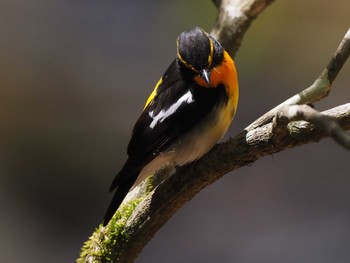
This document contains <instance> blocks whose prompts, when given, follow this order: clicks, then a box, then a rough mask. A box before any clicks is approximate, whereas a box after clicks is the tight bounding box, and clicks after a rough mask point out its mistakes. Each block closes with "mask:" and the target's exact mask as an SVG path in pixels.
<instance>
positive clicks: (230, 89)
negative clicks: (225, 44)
mask: <svg viewBox="0 0 350 263" xmlns="http://www.w3.org/2000/svg"><path fill="white" fill-rule="evenodd" d="M194 81H195V82H196V83H197V84H198V85H200V86H202V87H205V88H216V87H218V86H219V85H220V84H223V85H224V86H225V88H226V92H227V93H228V95H229V96H232V95H234V93H237V92H238V80H237V72H236V67H235V64H234V62H233V60H232V58H231V57H230V55H229V54H228V53H227V52H226V51H224V58H223V61H222V63H221V64H220V65H218V66H216V67H215V68H213V69H212V70H211V72H210V85H208V83H207V82H206V81H205V80H204V79H203V78H202V77H200V76H199V75H196V76H195V77H194Z"/></svg>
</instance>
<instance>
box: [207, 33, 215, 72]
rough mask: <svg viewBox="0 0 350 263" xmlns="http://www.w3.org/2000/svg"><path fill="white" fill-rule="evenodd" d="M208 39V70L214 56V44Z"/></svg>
mask: <svg viewBox="0 0 350 263" xmlns="http://www.w3.org/2000/svg"><path fill="white" fill-rule="evenodd" d="M208 38H209V43H210V55H209V57H208V68H210V67H211V63H212V62H213V56H214V44H213V40H212V39H211V38H210V37H208Z"/></svg>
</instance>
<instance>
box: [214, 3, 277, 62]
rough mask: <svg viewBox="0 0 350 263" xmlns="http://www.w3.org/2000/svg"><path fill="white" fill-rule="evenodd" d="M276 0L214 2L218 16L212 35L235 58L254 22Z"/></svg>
mask: <svg viewBox="0 0 350 263" xmlns="http://www.w3.org/2000/svg"><path fill="white" fill-rule="evenodd" d="M273 1H274V0H213V2H214V4H215V6H216V7H217V8H218V15H217V17H216V21H215V23H214V26H213V29H212V31H211V33H210V34H211V35H212V36H213V37H215V38H216V39H217V40H218V41H219V42H220V43H221V44H222V45H223V46H224V47H225V49H226V50H227V52H228V53H230V55H231V56H232V57H233V58H234V57H235V55H236V53H237V51H238V49H239V47H240V45H241V43H242V40H243V37H244V34H245V33H246V32H247V30H248V28H249V27H250V25H251V23H252V22H253V20H254V19H255V18H256V17H257V16H258V15H259V14H260V13H261V12H263V11H264V10H265V8H266V7H267V6H269V5H270V4H271V3H272V2H273Z"/></svg>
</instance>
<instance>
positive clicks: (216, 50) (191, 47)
mask: <svg viewBox="0 0 350 263" xmlns="http://www.w3.org/2000/svg"><path fill="white" fill-rule="evenodd" d="M223 51H224V49H223V47H222V46H221V44H220V43H219V42H218V41H216V40H215V39H214V38H213V37H212V36H211V35H209V34H208V33H206V32H205V31H204V30H203V29H201V28H199V27H195V28H193V29H191V30H189V31H185V32H182V33H181V34H180V35H179V37H178V38H177V56H178V60H179V61H180V62H181V63H182V64H184V65H185V66H186V67H187V68H189V69H191V70H192V71H194V72H196V73H200V72H202V70H210V69H212V68H214V67H215V66H217V65H219V64H220V63H221V62H222V60H223Z"/></svg>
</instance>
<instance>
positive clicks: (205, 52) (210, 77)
mask: <svg viewBox="0 0 350 263" xmlns="http://www.w3.org/2000/svg"><path fill="white" fill-rule="evenodd" d="M237 103H238V80H237V73H236V68H235V64H234V62H233V60H232V58H231V57H230V55H229V54H228V53H227V52H226V51H225V50H224V48H223V47H222V46H221V44H220V43H219V42H218V41H217V40H215V39H214V38H213V37H212V36H211V35H209V34H208V33H206V32H205V31H204V30H203V29H201V28H199V27H195V28H193V29H191V30H189V31H185V32H183V33H181V34H180V35H179V36H178V38H177V57H176V58H175V60H174V61H173V62H172V63H171V64H170V66H169V67H168V69H167V70H166V71H165V73H164V75H163V76H162V77H161V79H160V80H159V81H158V83H157V84H156V86H155V88H154V90H153V92H152V93H151V95H150V96H149V98H148V99H147V101H146V104H145V106H144V108H143V111H142V113H141V116H140V117H139V119H138V120H137V122H136V124H135V126H134V129H133V132H132V137H131V140H130V142H129V145H128V148H127V153H128V159H127V160H126V162H125V164H124V166H123V168H122V169H121V171H120V172H119V173H118V174H117V175H116V177H115V178H114V180H113V182H112V185H111V187H110V191H114V190H115V193H114V196H113V199H112V201H111V203H110V205H109V207H108V210H107V212H106V215H105V217H104V222H103V225H107V224H108V222H109V220H110V219H111V218H112V216H113V215H114V213H115V211H116V210H117V209H118V207H119V206H120V204H121V203H122V201H123V199H124V198H125V196H126V195H127V193H128V192H129V190H130V189H131V188H132V187H133V186H136V185H137V184H139V183H140V182H142V181H143V180H144V179H145V178H146V177H147V176H148V175H151V174H153V173H154V172H155V171H156V170H157V169H159V168H161V167H162V166H164V165H170V166H172V167H175V166H177V165H178V166H181V165H184V164H187V163H190V162H193V161H194V160H197V159H199V158H200V157H202V156H203V155H204V154H205V153H207V152H208V151H209V150H210V149H211V148H212V147H213V146H214V145H215V143H216V142H217V141H218V140H219V139H220V138H221V137H222V136H223V135H224V134H225V133H226V131H227V129H228V127H229V125H230V123H231V121H232V119H233V117H234V115H235V112H236V108H237Z"/></svg>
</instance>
